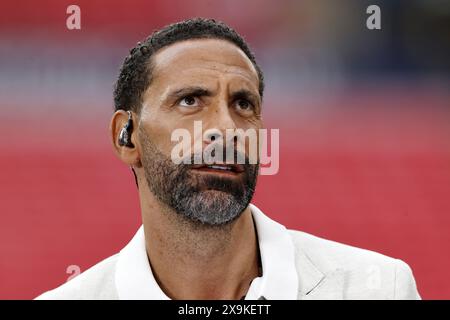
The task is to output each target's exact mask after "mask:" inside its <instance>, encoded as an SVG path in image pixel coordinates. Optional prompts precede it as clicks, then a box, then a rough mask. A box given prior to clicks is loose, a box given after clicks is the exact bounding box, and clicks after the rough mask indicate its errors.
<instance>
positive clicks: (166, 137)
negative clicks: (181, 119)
mask: <svg viewBox="0 0 450 320" xmlns="http://www.w3.org/2000/svg"><path fill="white" fill-rule="evenodd" d="M141 126H143V129H144V131H145V132H146V133H147V135H148V138H149V139H150V141H151V142H152V143H153V144H154V145H155V146H156V147H157V148H158V150H159V151H161V152H162V153H163V154H165V155H170V152H171V149H172V147H173V142H171V136H172V132H173V131H174V130H175V129H176V128H178V126H177V124H176V121H174V120H173V119H171V118H170V117H168V116H167V115H164V114H160V113H154V114H152V115H151V116H146V117H145V118H143V119H142V121H141Z"/></svg>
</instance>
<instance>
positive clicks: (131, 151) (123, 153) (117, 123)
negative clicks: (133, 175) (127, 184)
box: [109, 110, 141, 167]
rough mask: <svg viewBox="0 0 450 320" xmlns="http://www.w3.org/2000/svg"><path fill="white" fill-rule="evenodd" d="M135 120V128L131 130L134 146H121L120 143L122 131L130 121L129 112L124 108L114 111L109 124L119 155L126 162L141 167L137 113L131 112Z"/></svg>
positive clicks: (113, 143) (113, 142)
mask: <svg viewBox="0 0 450 320" xmlns="http://www.w3.org/2000/svg"><path fill="white" fill-rule="evenodd" d="M131 117H132V121H133V130H132V131H131V132H130V139H131V142H132V143H133V145H134V147H127V146H121V145H120V144H119V135H120V131H122V129H123V128H124V127H125V125H126V124H127V122H128V113H127V112H126V111H124V110H118V111H116V112H115V113H114V115H113V116H112V119H111V124H110V126H109V131H110V135H111V142H112V145H113V147H114V151H115V153H116V155H117V157H118V158H119V159H120V160H122V162H124V163H125V164H127V165H129V166H134V167H140V164H141V161H140V153H139V149H138V143H137V125H138V122H137V119H136V115H135V113H133V112H131Z"/></svg>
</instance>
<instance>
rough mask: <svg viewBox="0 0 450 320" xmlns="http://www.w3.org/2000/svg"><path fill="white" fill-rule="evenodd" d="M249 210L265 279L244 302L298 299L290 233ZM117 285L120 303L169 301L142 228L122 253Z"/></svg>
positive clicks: (256, 282) (256, 283) (260, 279)
mask: <svg viewBox="0 0 450 320" xmlns="http://www.w3.org/2000/svg"><path fill="white" fill-rule="evenodd" d="M250 210H251V212H252V216H253V219H254V222H255V226H256V230H257V234H258V243H259V250H260V255H261V263H262V276H261V277H257V278H255V279H254V280H253V281H252V283H251V285H250V288H249V290H248V292H247V294H246V297H245V299H246V300H256V299H258V298H260V297H264V298H266V299H269V300H271V299H277V300H290V299H296V298H297V292H298V276H297V271H296V269H295V255H294V245H293V243H292V240H291V237H290V236H289V234H288V231H287V230H286V228H285V227H284V226H282V225H281V224H279V223H277V222H275V221H273V220H271V219H269V218H268V217H266V216H265V215H264V214H263V213H262V212H261V211H260V210H259V209H258V208H257V207H256V206H254V205H250ZM115 282H116V287H117V292H118V295H119V298H120V299H136V300H137V299H156V300H168V299H169V297H167V296H166V295H165V294H164V292H163V291H162V290H161V288H160V287H159V285H158V283H157V282H156V280H155V277H154V276H153V273H152V269H151V266H150V264H149V261H148V258H147V252H146V248H145V236H144V228H143V226H141V227H140V228H139V230H138V231H137V233H136V235H135V236H134V237H133V239H132V240H131V241H130V243H128V245H127V246H126V247H125V248H124V249H122V251H120V254H119V258H118V262H117V269H116V274H115Z"/></svg>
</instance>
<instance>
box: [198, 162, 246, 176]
mask: <svg viewBox="0 0 450 320" xmlns="http://www.w3.org/2000/svg"><path fill="white" fill-rule="evenodd" d="M192 169H194V170H198V171H204V172H217V173H228V174H238V173H242V172H244V166H242V165H240V164H223V163H220V164H219V163H214V164H200V165H194V166H192Z"/></svg>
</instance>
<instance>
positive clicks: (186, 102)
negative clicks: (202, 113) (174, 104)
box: [179, 96, 198, 107]
mask: <svg viewBox="0 0 450 320" xmlns="http://www.w3.org/2000/svg"><path fill="white" fill-rule="evenodd" d="M179 105H180V106H182V107H197V106H198V98H197V97H195V96H186V97H184V98H182V99H181V100H180V102H179Z"/></svg>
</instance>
